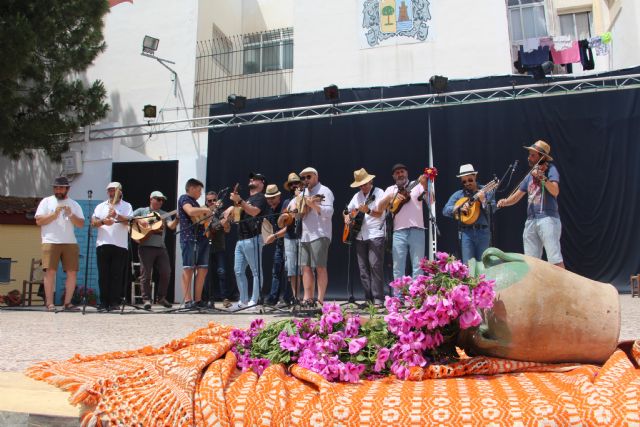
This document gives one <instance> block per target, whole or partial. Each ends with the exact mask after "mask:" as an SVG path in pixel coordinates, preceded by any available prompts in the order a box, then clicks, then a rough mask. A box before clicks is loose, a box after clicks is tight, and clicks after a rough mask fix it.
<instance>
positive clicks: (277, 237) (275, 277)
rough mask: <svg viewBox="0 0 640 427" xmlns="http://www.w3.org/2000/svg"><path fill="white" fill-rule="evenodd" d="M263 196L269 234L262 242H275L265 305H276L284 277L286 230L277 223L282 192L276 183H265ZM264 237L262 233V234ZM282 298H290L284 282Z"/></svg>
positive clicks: (268, 243) (289, 299)
mask: <svg viewBox="0 0 640 427" xmlns="http://www.w3.org/2000/svg"><path fill="white" fill-rule="evenodd" d="M264 197H265V198H266V199H267V204H268V205H269V210H268V211H267V215H268V217H267V221H269V224H270V227H269V232H270V234H269V235H268V236H267V237H266V238H265V241H264V244H265V245H270V244H271V243H273V242H275V244H276V245H275V246H276V248H275V252H274V253H273V266H272V268H271V290H270V292H269V295H268V296H267V299H266V300H265V304H266V305H276V304H277V303H278V298H279V297H280V288H281V286H280V284H281V282H282V281H283V279H284V277H283V275H284V239H283V238H284V236H285V234H286V232H287V229H286V227H285V228H282V227H280V226H279V225H278V217H279V216H280V213H281V212H282V207H283V206H284V203H283V202H282V193H281V192H280V190H279V189H278V186H277V185H276V184H270V185H267V191H265V193H264ZM266 228H267V227H265V226H264V225H263V227H262V232H263V233H264V232H265V230H266ZM263 237H264V234H263ZM283 299H284V301H285V302H286V303H288V302H290V301H291V299H292V293H291V288H290V287H289V286H287V284H286V283H285V286H284V295H283Z"/></svg>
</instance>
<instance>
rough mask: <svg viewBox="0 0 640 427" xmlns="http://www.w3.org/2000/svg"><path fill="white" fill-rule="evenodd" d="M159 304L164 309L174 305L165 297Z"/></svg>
mask: <svg viewBox="0 0 640 427" xmlns="http://www.w3.org/2000/svg"><path fill="white" fill-rule="evenodd" d="M158 304H160V305H162V306H163V307H164V308H171V307H173V304H171V303H170V302H169V301H167V299H166V298H164V297H163V298H162V299H161V300H160V301H158Z"/></svg>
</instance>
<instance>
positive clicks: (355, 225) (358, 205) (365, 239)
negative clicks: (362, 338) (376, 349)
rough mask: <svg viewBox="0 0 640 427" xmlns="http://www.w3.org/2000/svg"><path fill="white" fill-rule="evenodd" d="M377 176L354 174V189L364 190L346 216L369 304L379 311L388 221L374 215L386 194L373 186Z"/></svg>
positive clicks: (359, 170)
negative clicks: (376, 207) (385, 223)
mask: <svg viewBox="0 0 640 427" xmlns="http://www.w3.org/2000/svg"><path fill="white" fill-rule="evenodd" d="M375 177H376V176H375V175H369V173H368V172H367V171H366V170H365V169H364V168H362V169H358V170H357V171H355V172H353V182H352V183H351V188H360V191H358V192H357V193H356V194H355V195H354V196H353V198H352V199H351V201H350V202H349V204H348V205H347V212H346V214H345V215H344V222H345V224H350V227H349V228H350V233H349V234H350V237H351V238H352V239H353V240H352V243H354V244H355V247H356V255H357V257H358V269H359V270H360V282H361V283H362V287H363V288H364V297H365V300H366V301H367V302H369V303H371V304H373V305H375V306H377V307H382V304H383V303H384V273H383V260H384V235H385V228H384V220H383V219H382V217H374V216H372V215H371V212H372V211H373V209H374V208H375V205H376V200H379V199H381V198H382V197H383V194H384V192H383V191H382V189H380V188H376V187H374V186H373V178H375Z"/></svg>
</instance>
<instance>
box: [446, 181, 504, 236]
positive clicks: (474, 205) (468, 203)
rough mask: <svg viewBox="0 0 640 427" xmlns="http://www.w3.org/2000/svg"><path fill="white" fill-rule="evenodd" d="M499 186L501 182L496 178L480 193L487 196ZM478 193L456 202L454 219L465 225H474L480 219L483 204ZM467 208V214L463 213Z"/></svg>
mask: <svg viewBox="0 0 640 427" xmlns="http://www.w3.org/2000/svg"><path fill="white" fill-rule="evenodd" d="M498 184H500V180H499V179H498V178H494V179H493V181H491V182H489V183H488V184H486V185H485V186H484V187H482V189H481V190H480V191H483V192H484V193H485V194H488V193H490V192H491V191H493V190H494V189H495V188H496V187H497V186H498ZM480 191H478V192H477V193H476V194H474V195H473V196H472V197H462V198H460V199H458V200H457V201H456V203H455V204H454V208H453V217H454V218H455V219H456V220H458V221H460V222H461V223H463V224H464V225H472V224H475V222H476V221H477V220H478V218H480V212H481V211H482V203H480V200H478V193H480ZM465 207H466V208H467V213H464V212H462V209H463V208H465Z"/></svg>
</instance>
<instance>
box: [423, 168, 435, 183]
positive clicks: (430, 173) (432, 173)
mask: <svg viewBox="0 0 640 427" xmlns="http://www.w3.org/2000/svg"><path fill="white" fill-rule="evenodd" d="M424 174H425V175H426V176H427V179H428V180H429V181H435V180H436V177H437V176H438V169H436V168H435V167H431V168H425V170H424Z"/></svg>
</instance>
